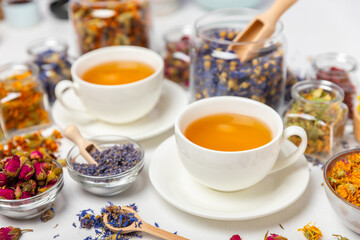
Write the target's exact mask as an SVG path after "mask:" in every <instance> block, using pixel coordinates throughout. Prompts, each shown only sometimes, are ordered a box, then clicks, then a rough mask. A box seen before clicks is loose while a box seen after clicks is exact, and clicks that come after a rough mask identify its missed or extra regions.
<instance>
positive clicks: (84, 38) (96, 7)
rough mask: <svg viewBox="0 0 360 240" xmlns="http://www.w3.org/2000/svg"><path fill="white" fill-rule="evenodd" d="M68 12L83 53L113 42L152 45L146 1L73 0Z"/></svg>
mask: <svg viewBox="0 0 360 240" xmlns="http://www.w3.org/2000/svg"><path fill="white" fill-rule="evenodd" d="M69 11H70V18H71V20H72V23H73V26H74V30H75V33H76V36H77V40H78V46H79V50H80V52H81V54H83V53H86V52H88V51H91V50H94V49H97V48H101V47H107V46H114V45H135V46H141V47H149V27H150V26H149V25H150V10H149V3H148V1H147V0H71V1H70V8H69Z"/></svg>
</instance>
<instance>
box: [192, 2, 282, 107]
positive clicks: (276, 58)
mask: <svg viewBox="0 0 360 240" xmlns="http://www.w3.org/2000/svg"><path fill="white" fill-rule="evenodd" d="M257 14H259V12H258V11H256V10H251V9H223V10H216V11H213V12H210V13H208V14H206V15H204V16H203V17H201V18H199V19H198V20H197V21H196V22H195V35H196V36H195V39H194V42H195V43H194V47H193V48H192V50H191V67H190V92H191V100H192V101H194V100H198V99H202V98H207V97H214V96H224V95H229V96H240V97H246V98H251V99H254V100H257V101H260V102H263V103H265V104H267V105H269V106H271V107H272V108H274V109H275V110H277V111H279V110H280V108H281V106H282V104H283V99H284V87H285V79H286V68H285V67H286V66H285V44H286V41H285V38H284V36H283V25H282V23H281V21H279V22H278V23H277V25H276V29H275V32H274V33H273V35H272V36H271V37H269V38H267V39H264V40H260V41H256V42H237V43H233V42H232V40H233V39H234V37H235V36H236V35H237V33H239V32H240V31H242V30H243V29H244V28H245V27H246V26H247V24H248V23H249V21H251V20H252V19H253V17H254V16H255V15H257ZM231 45H237V46H239V47H241V46H249V47H252V48H253V51H252V52H251V54H252V55H253V56H254V57H253V58H252V59H250V60H248V61H246V62H241V61H240V60H239V58H238V56H237V55H236V54H235V53H234V52H233V51H232V50H228V48H229V46H231Z"/></svg>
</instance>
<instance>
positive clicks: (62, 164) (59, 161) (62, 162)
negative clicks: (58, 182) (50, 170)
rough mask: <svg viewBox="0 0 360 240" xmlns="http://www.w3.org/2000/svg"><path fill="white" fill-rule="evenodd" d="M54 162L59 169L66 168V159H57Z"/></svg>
mask: <svg viewBox="0 0 360 240" xmlns="http://www.w3.org/2000/svg"><path fill="white" fill-rule="evenodd" d="M56 161H57V163H58V164H59V165H60V166H61V167H66V159H65V158H61V159H57V160H56Z"/></svg>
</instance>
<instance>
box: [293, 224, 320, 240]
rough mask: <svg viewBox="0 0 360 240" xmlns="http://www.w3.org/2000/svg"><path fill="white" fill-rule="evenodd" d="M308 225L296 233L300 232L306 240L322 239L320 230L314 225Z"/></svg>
mask: <svg viewBox="0 0 360 240" xmlns="http://www.w3.org/2000/svg"><path fill="white" fill-rule="evenodd" d="M310 224H311V223H308V224H307V225H305V226H304V227H303V228H300V229H298V231H301V232H302V233H303V234H304V236H305V237H306V239H307V240H319V239H320V238H321V237H322V233H321V231H320V229H319V228H317V227H316V226H315V225H312V226H310Z"/></svg>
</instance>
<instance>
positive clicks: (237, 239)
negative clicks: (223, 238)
mask: <svg viewBox="0 0 360 240" xmlns="http://www.w3.org/2000/svg"><path fill="white" fill-rule="evenodd" d="M230 240H241V237H240V236H239V234H236V235H233V236H232V237H231V238H230Z"/></svg>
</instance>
